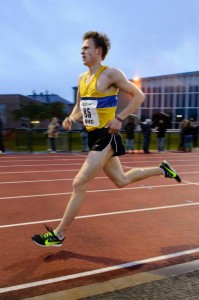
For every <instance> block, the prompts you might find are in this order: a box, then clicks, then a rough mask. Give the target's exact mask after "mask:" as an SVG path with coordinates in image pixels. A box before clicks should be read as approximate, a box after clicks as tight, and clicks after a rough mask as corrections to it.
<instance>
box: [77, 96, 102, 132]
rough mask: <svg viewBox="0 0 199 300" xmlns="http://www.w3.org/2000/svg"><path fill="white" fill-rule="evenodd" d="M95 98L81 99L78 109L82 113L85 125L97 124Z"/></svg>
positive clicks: (95, 125)
mask: <svg viewBox="0 0 199 300" xmlns="http://www.w3.org/2000/svg"><path fill="white" fill-rule="evenodd" d="M97 102H98V101H97V100H81V101H80V109H81V111H82V115H83V122H84V125H85V126H94V127H97V126H99V117H98V113H97V109H96V107H97Z"/></svg>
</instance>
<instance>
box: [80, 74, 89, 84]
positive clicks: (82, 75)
mask: <svg viewBox="0 0 199 300" xmlns="http://www.w3.org/2000/svg"><path fill="white" fill-rule="evenodd" d="M86 73H87V72H84V73H81V74H80V75H79V77H78V83H80V81H81V80H82V78H83V77H84V76H85V75H86Z"/></svg>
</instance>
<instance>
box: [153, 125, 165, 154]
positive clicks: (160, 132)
mask: <svg viewBox="0 0 199 300" xmlns="http://www.w3.org/2000/svg"><path fill="white" fill-rule="evenodd" d="M156 130H157V148H158V152H164V144H165V134H166V130H167V128H166V124H165V122H164V120H162V119H161V120H159V124H158V126H157V128H156Z"/></svg>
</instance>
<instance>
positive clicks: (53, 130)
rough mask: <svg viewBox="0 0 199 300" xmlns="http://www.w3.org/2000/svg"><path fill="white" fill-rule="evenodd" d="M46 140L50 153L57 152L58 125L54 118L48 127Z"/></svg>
mask: <svg viewBox="0 0 199 300" xmlns="http://www.w3.org/2000/svg"><path fill="white" fill-rule="evenodd" d="M47 133H48V139H49V144H50V149H49V150H50V152H51V153H56V151H57V145H56V144H57V138H58V135H59V123H58V119H57V118H56V117H53V118H52V120H51V122H50V124H49V125H48V131H47Z"/></svg>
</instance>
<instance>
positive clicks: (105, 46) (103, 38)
mask: <svg viewBox="0 0 199 300" xmlns="http://www.w3.org/2000/svg"><path fill="white" fill-rule="evenodd" d="M87 39H92V40H93V41H94V44H95V47H96V48H98V47H101V48H102V59H103V60H104V59H105V57H106V55H107V54H108V52H109V50H110V47H111V42H110V39H109V37H108V36H107V35H106V34H104V33H100V32H97V31H88V32H86V33H85V34H84V36H83V41H85V40H87Z"/></svg>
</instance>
